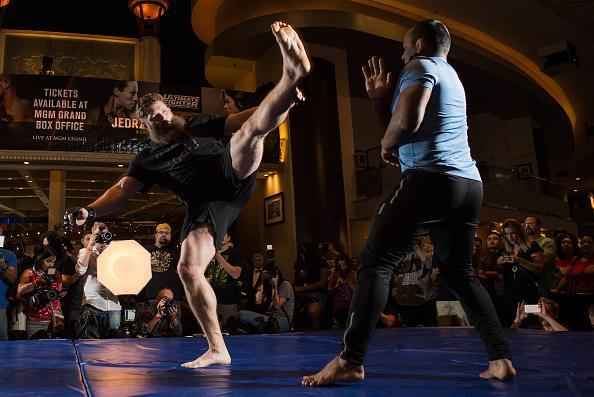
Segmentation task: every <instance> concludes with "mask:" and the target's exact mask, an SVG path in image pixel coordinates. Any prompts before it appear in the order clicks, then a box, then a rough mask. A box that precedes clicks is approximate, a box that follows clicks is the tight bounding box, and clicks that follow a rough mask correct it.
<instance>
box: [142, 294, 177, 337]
mask: <svg viewBox="0 0 594 397" xmlns="http://www.w3.org/2000/svg"><path fill="white" fill-rule="evenodd" d="M137 307H138V308H137V317H136V318H137V321H138V322H139V323H140V324H139V326H138V329H139V330H140V334H141V335H143V336H153V337H154V336H182V323H181V319H180V310H179V306H178V304H177V303H175V296H174V295H173V290H171V289H169V288H163V289H162V290H161V291H159V293H158V294H157V296H156V298H155V299H150V300H148V301H144V302H141V303H140V304H139V306H137Z"/></svg>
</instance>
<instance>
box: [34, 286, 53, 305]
mask: <svg viewBox="0 0 594 397" xmlns="http://www.w3.org/2000/svg"><path fill="white" fill-rule="evenodd" d="M57 299H60V293H59V292H58V291H56V290H55V289H53V288H39V289H36V290H34V291H33V293H32V294H31V296H30V297H29V304H30V305H31V306H45V305H47V304H48V303H50V302H53V301H55V300H57Z"/></svg>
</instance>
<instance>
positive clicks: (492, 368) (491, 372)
mask: <svg viewBox="0 0 594 397" xmlns="http://www.w3.org/2000/svg"><path fill="white" fill-rule="evenodd" d="M516 373H517V372H516V369H515V368H514V366H513V364H512V362H511V361H510V360H508V359H506V358H505V359H501V360H494V361H489V368H487V369H486V370H484V371H483V372H481V374H480V377H481V378H483V379H499V380H507V379H511V378H513V377H515V376H516Z"/></svg>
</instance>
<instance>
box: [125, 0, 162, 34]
mask: <svg viewBox="0 0 594 397" xmlns="http://www.w3.org/2000/svg"><path fill="white" fill-rule="evenodd" d="M170 5H171V0H128V8H129V9H130V11H132V14H134V16H135V17H136V20H137V21H138V30H139V32H140V34H141V35H142V36H145V35H158V34H159V20H160V19H161V17H162V16H163V15H165V13H166V12H167V10H168V9H169V6H170Z"/></svg>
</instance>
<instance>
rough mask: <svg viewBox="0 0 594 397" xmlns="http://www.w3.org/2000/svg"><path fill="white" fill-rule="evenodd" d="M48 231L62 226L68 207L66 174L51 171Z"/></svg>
mask: <svg viewBox="0 0 594 397" xmlns="http://www.w3.org/2000/svg"><path fill="white" fill-rule="evenodd" d="M49 181H50V183H49V213H48V230H53V229H54V226H55V225H62V222H63V219H64V210H65V206H66V172H65V171H60V170H51V171H50V177H49Z"/></svg>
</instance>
